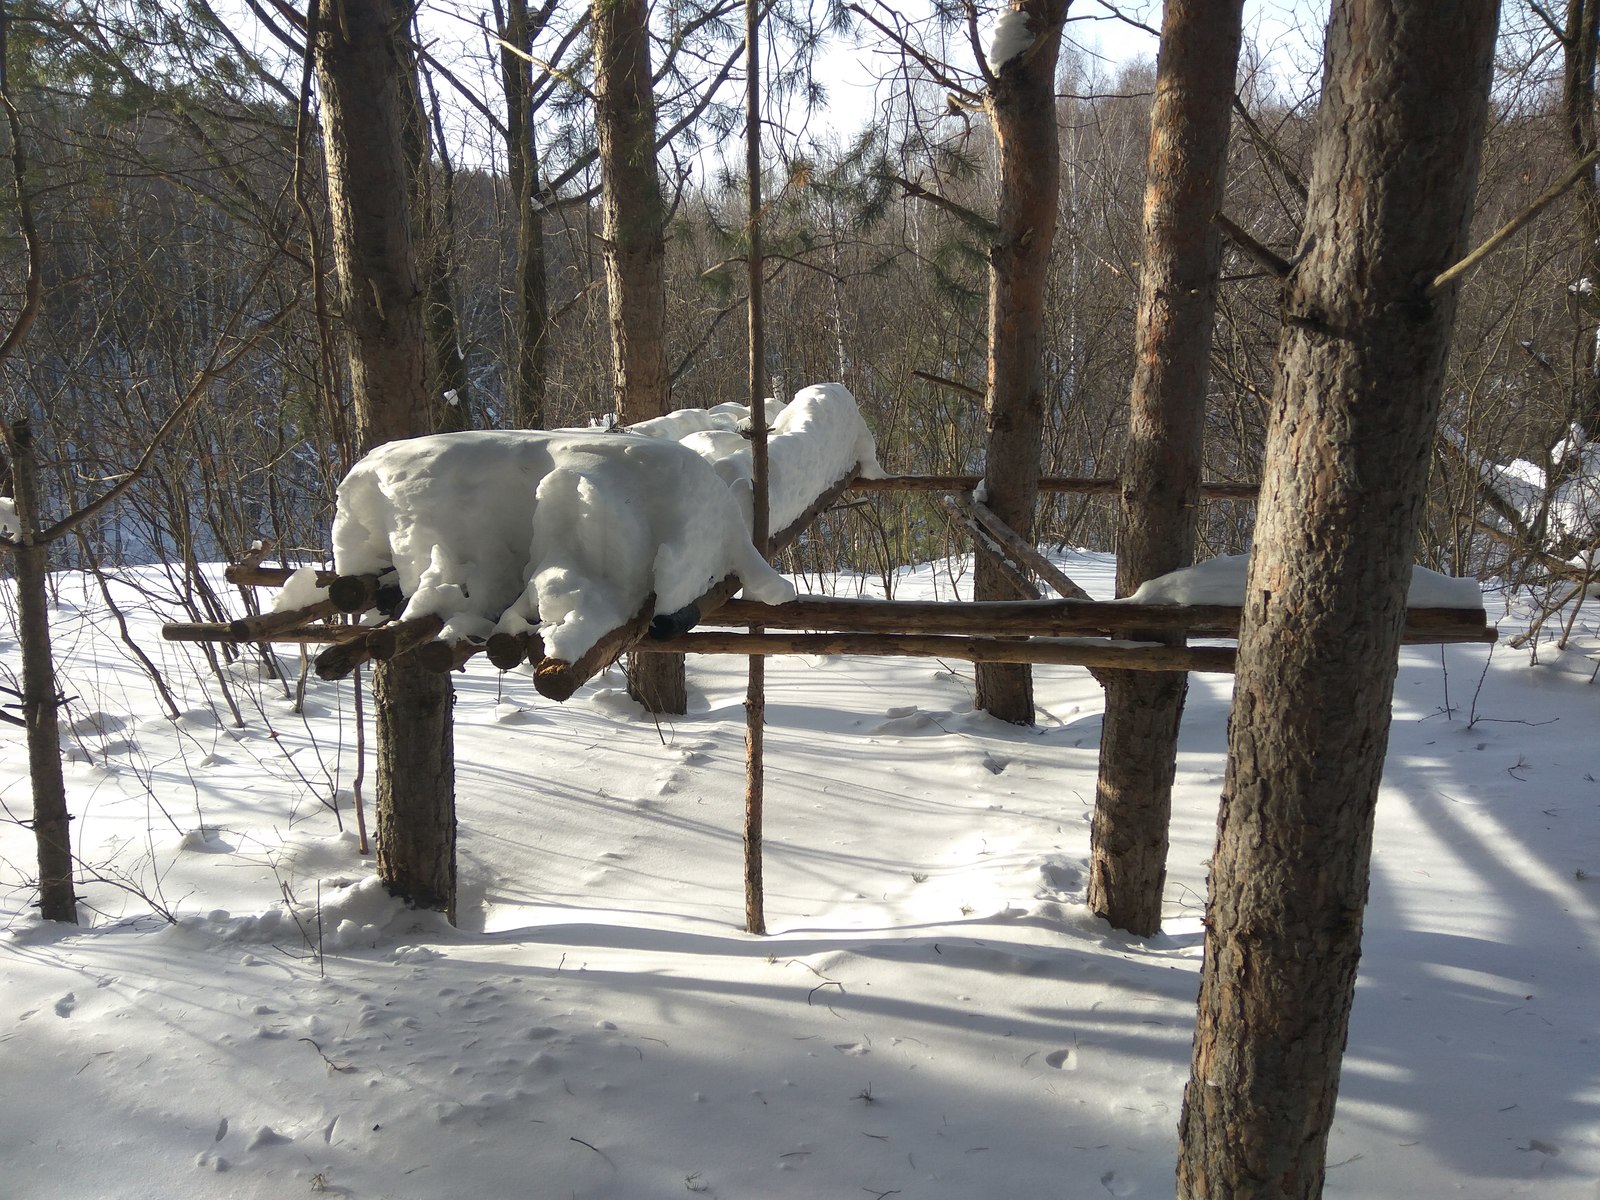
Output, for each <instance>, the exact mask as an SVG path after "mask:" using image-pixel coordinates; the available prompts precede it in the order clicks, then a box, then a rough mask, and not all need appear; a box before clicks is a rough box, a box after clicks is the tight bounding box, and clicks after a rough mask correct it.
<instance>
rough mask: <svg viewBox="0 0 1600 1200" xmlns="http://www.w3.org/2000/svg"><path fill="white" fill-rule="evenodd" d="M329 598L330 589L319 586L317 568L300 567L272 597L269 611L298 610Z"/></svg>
mask: <svg viewBox="0 0 1600 1200" xmlns="http://www.w3.org/2000/svg"><path fill="white" fill-rule="evenodd" d="M327 598H328V589H327V588H325V587H318V586H317V569H316V568H315V567H300V568H298V569H297V570H296V571H295V572H294V574H292V575H290V576H289V580H288V582H287V583H285V584H284V585H283V587H281V588H279V589H278V591H277V593H276V594H275V595H273V597H272V604H271V606H270V607H269V609H268V611H269V612H298V611H299V610H300V609H302V608H310V607H311V606H312V605H313V604H316V603H317V602H318V601H319V600H326V599H327Z"/></svg>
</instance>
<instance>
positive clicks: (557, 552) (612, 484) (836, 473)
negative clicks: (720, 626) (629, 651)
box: [333, 384, 880, 661]
mask: <svg viewBox="0 0 1600 1200" xmlns="http://www.w3.org/2000/svg"><path fill="white" fill-rule="evenodd" d="M748 415H749V414H748V412H747V411H746V410H743V409H740V408H738V407H737V406H727V405H724V406H721V407H720V408H718V409H716V410H711V411H708V412H704V413H702V412H698V411H693V412H681V413H674V414H672V415H670V416H668V417H663V418H659V419H658V420H657V421H652V422H645V423H643V424H641V425H640V426H635V427H634V428H633V429H632V430H618V431H612V432H598V433H594V432H574V431H557V432H536V431H474V432H469V433H455V434H440V435H437V436H434V437H424V438H414V439H411V440H408V441H403V442H391V443H389V444H388V445H385V446H381V447H379V448H378V449H377V450H374V451H373V452H372V453H371V454H368V455H367V456H366V457H365V458H363V459H362V460H361V461H360V462H359V463H357V464H356V466H355V468H354V469H353V470H351V472H350V474H349V475H348V476H346V477H345V480H344V482H343V483H341V484H340V485H339V503H338V511H337V514H336V516H335V518H334V525H333V546H334V559H335V563H336V564H337V567H338V569H339V570H340V571H341V572H344V573H346V574H376V573H379V572H382V571H385V570H387V569H389V568H390V567H393V568H394V570H395V571H396V572H397V573H398V576H399V584H400V589H401V591H402V592H403V593H404V594H405V595H406V596H407V597H409V601H408V603H407V606H406V609H405V612H404V614H403V615H404V616H407V617H419V616H424V615H428V614H437V615H439V616H441V617H444V618H445V619H446V621H447V625H446V630H445V633H444V636H445V637H447V638H452V639H454V638H462V637H479V638H482V637H487V636H488V635H489V634H490V633H493V632H495V631H497V630H499V631H504V632H509V633H520V632H523V631H524V630H527V629H530V628H533V629H537V630H538V632H539V634H540V636H541V637H542V639H543V641H544V648H545V653H546V654H548V655H550V656H552V657H555V658H561V659H566V660H567V661H573V660H576V659H577V658H578V657H579V656H580V655H581V654H583V652H584V651H585V650H587V649H589V647H590V646H592V645H593V644H594V643H595V641H596V640H598V638H599V637H600V636H601V635H603V634H604V633H606V632H607V631H608V630H611V629H613V628H615V627H616V626H618V625H620V624H622V623H623V622H625V621H626V620H628V619H629V618H630V617H632V616H633V615H634V614H635V613H637V612H638V611H639V610H640V609H641V608H642V607H643V605H644V604H645V601H646V599H647V598H648V597H650V596H654V597H655V600H654V603H655V608H656V609H657V610H658V611H662V612H673V611H676V610H677V609H680V608H682V607H684V606H685V605H687V604H689V603H691V602H692V601H694V600H695V599H697V598H698V597H699V596H701V595H703V594H704V593H705V591H706V590H707V589H708V588H709V587H710V586H711V585H712V584H714V583H716V582H717V581H719V580H721V579H722V578H723V577H725V576H727V575H737V576H738V577H739V579H740V580H741V581H742V582H743V584H744V594H745V595H746V596H747V597H748V598H750V599H754V600H762V601H766V602H769V603H777V602H780V601H783V600H787V599H790V598H791V597H792V596H793V594H794V592H793V589H792V588H790V586H789V585H788V583H787V582H785V581H784V580H783V579H782V578H780V577H779V576H778V575H777V574H776V573H775V572H774V571H773V570H772V569H771V568H770V567H769V566H767V564H766V563H765V562H763V561H762V559H761V556H760V555H759V554H758V553H757V552H756V550H755V548H754V546H752V545H751V542H750V527H751V485H750V465H749V464H750V443H749V441H748V440H747V439H746V438H745V437H742V436H741V435H740V434H739V432H738V431H737V426H738V422H739V421H740V419H741V418H747V417H748ZM680 439H682V440H680ZM769 459H770V476H771V486H770V504H771V510H772V527H773V528H775V529H777V528H782V527H783V526H784V525H785V524H787V523H788V522H790V521H792V520H794V519H795V518H796V517H798V516H799V515H800V514H801V513H802V512H804V511H805V509H806V508H807V506H809V505H810V504H811V503H812V502H813V501H814V500H815V499H816V498H817V497H818V496H819V495H821V494H822V493H823V492H824V491H825V490H826V489H827V488H828V487H830V486H831V485H833V484H835V483H838V482H839V481H840V480H841V479H843V478H845V477H846V476H847V475H849V474H851V473H853V472H856V471H861V472H862V473H864V474H869V475H870V474H877V473H879V472H880V468H879V467H878V465H877V459H876V455H875V450H874V448H873V442H872V435H871V433H870V432H869V431H868V429H867V427H866V424H865V422H863V420H862V418H861V414H860V411H859V410H858V409H857V407H856V404H855V400H854V398H853V397H851V395H850V393H849V391H848V390H846V389H845V388H844V387H842V386H841V385H839V384H821V385H818V386H815V387H810V388H807V389H805V390H804V391H802V392H800V393H799V394H798V395H797V396H796V397H795V399H794V400H793V401H792V402H791V403H790V404H788V405H786V406H785V407H784V408H783V410H782V411H781V412H779V413H778V414H777V415H776V417H775V419H774V420H773V421H772V429H771V435H770V439H769Z"/></svg>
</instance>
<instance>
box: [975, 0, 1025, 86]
mask: <svg viewBox="0 0 1600 1200" xmlns="http://www.w3.org/2000/svg"><path fill="white" fill-rule="evenodd" d="M1031 45H1033V34H1031V33H1029V32H1028V14H1027V13H1025V12H1020V11H1018V10H1015V9H1013V10H1012V11H1011V12H1008V13H1005V14H1003V15H1002V16H1001V17H1000V19H999V20H998V21H996V22H995V23H994V29H993V30H991V31H990V33H989V53H988V54H987V55H985V57H986V58H987V59H988V60H989V69H990V70H991V71H998V70H999V69H1000V68H1001V67H1003V66H1005V65H1006V63H1008V62H1010V61H1011V60H1012V59H1013V58H1016V57H1017V55H1019V54H1021V53H1022V52H1023V51H1025V50H1027V48H1028V47H1029V46H1031Z"/></svg>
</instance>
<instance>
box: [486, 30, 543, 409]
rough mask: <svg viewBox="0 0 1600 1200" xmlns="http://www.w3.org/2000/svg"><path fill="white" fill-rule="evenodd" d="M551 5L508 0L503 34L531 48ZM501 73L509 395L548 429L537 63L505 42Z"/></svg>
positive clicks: (525, 48) (512, 404)
mask: <svg viewBox="0 0 1600 1200" xmlns="http://www.w3.org/2000/svg"><path fill="white" fill-rule="evenodd" d="M497 11H498V10H497ZM549 11H550V8H549V6H548V5H547V6H543V7H541V9H540V14H539V18H538V20H533V19H531V18H530V14H529V12H528V0H507V4H506V12H505V31H504V34H503V35H502V36H503V37H504V38H505V40H506V41H507V42H509V43H511V45H513V46H516V47H517V48H518V49H520V50H522V51H523V52H524V53H527V54H531V53H532V52H533V31H534V26H535V25H539V26H541V27H542V25H543V23H544V20H545V19H546V17H547V16H548V13H549ZM500 73H501V78H502V81H503V83H504V86H505V93H506V161H507V171H506V183H507V190H508V192H509V193H510V197H511V204H512V212H513V214H514V218H513V226H514V228H515V230H516V238H517V258H516V266H515V268H514V273H513V275H512V291H513V299H514V305H513V319H514V321H515V324H514V327H513V329H512V331H511V342H512V345H513V346H514V347H515V350H514V353H515V356H516V358H515V366H514V367H513V370H512V377H511V381H510V382H511V395H510V397H509V398H508V401H509V403H508V408H509V420H510V423H511V424H512V425H514V426H516V427H517V428H519V429H542V428H543V427H544V425H545V411H544V408H545V405H544V402H545V376H546V368H547V360H548V358H549V340H548V339H549V314H548V311H547V310H548V308H549V295H548V292H547V289H546V286H545V276H544V268H545V263H544V259H545V244H544V222H543V220H542V219H541V218H540V215H539V209H538V207H537V205H536V204H535V200H536V197H537V196H538V188H539V151H538V147H537V145H536V144H535V142H534V136H533V125H534V121H533V100H534V88H533V64H532V63H531V62H529V61H528V60H527V59H526V58H523V57H521V56H520V55H517V54H513V53H512V52H511V51H510V50H508V49H504V48H502V49H501V51H500Z"/></svg>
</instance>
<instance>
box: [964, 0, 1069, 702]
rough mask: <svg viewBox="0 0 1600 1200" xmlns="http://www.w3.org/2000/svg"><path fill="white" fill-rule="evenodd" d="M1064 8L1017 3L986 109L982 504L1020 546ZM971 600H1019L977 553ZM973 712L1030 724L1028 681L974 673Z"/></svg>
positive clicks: (1055, 152)
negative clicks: (1019, 33)
mask: <svg viewBox="0 0 1600 1200" xmlns="http://www.w3.org/2000/svg"><path fill="white" fill-rule="evenodd" d="M1068 3H1069V0H1023V3H1021V4H1019V5H1017V7H1018V8H1019V9H1021V10H1022V11H1023V12H1026V13H1027V14H1028V28H1029V30H1030V31H1031V32H1032V33H1033V35H1034V43H1033V45H1032V46H1031V47H1030V48H1029V49H1028V50H1027V51H1026V52H1025V53H1023V54H1020V55H1018V56H1017V57H1015V58H1013V59H1011V60H1010V61H1009V62H1007V63H1004V64H1002V66H1001V67H1000V69H999V70H998V71H997V72H995V80H994V83H993V85H992V86H991V87H990V89H989V95H988V109H989V120H990V124H991V125H992V126H993V129H994V136H995V144H996V147H997V151H998V155H999V163H998V166H999V211H998V212H997V214H996V222H995V223H996V234H995V240H994V244H993V246H991V247H990V251H989V379H988V387H987V391H986V393H985V396H984V411H985V413H986V415H987V418H988V428H989V440H988V448H987V452H986V453H987V458H986V464H987V465H986V467H985V471H984V489H985V493H986V502H987V503H988V505H989V507H990V508H991V509H992V510H993V511H994V513H995V515H997V516H998V517H999V518H1000V519H1001V520H1002V521H1004V522H1005V523H1006V524H1007V525H1009V526H1010V527H1011V528H1012V529H1014V530H1016V532H1017V533H1018V534H1020V535H1021V536H1022V537H1024V538H1029V537H1032V535H1033V518H1034V504H1035V501H1036V500H1037V498H1038V493H1039V453H1040V447H1041V445H1042V438H1041V434H1042V430H1043V425H1044V377H1043V368H1042V365H1041V357H1040V356H1041V351H1042V349H1043V345H1044V294H1045V283H1046V280H1047V278H1048V276H1049V271H1050V250H1051V247H1052V246H1053V244H1054V242H1055V235H1056V200H1057V196H1058V194H1059V191H1060V182H1061V181H1060V175H1061V171H1060V166H1061V153H1060V148H1059V146H1058V144H1057V141H1056V138H1057V132H1056V100H1055V79H1056V60H1057V57H1058V55H1059V53H1060V49H1061V28H1062V24H1063V22H1064V21H1065V19H1066V15H1067V6H1068ZM973 589H974V593H973V594H974V598H975V599H978V600H1011V599H1015V598H1016V595H1015V592H1014V590H1013V589H1012V587H1011V585H1010V584H1009V583H1008V582H1007V581H1006V578H1005V575H1004V573H1003V571H1002V569H1001V567H1000V566H999V564H998V563H997V562H996V561H995V559H994V557H993V556H992V555H990V554H989V553H988V552H987V551H986V550H985V549H984V548H983V547H982V546H979V547H978V550H977V568H976V571H975V574H974V579H973ZM976 677H977V704H978V707H979V708H982V709H983V710H984V711H985V712H988V713H990V714H992V715H994V716H996V717H999V718H1000V719H1001V720H1003V721H1010V722H1012V723H1013V724H1015V725H1031V724H1033V677H1032V674H1031V672H1030V671H1029V669H1028V668H1027V667H1025V666H997V665H993V664H986V665H982V666H980V667H978V669H977V672H976Z"/></svg>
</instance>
